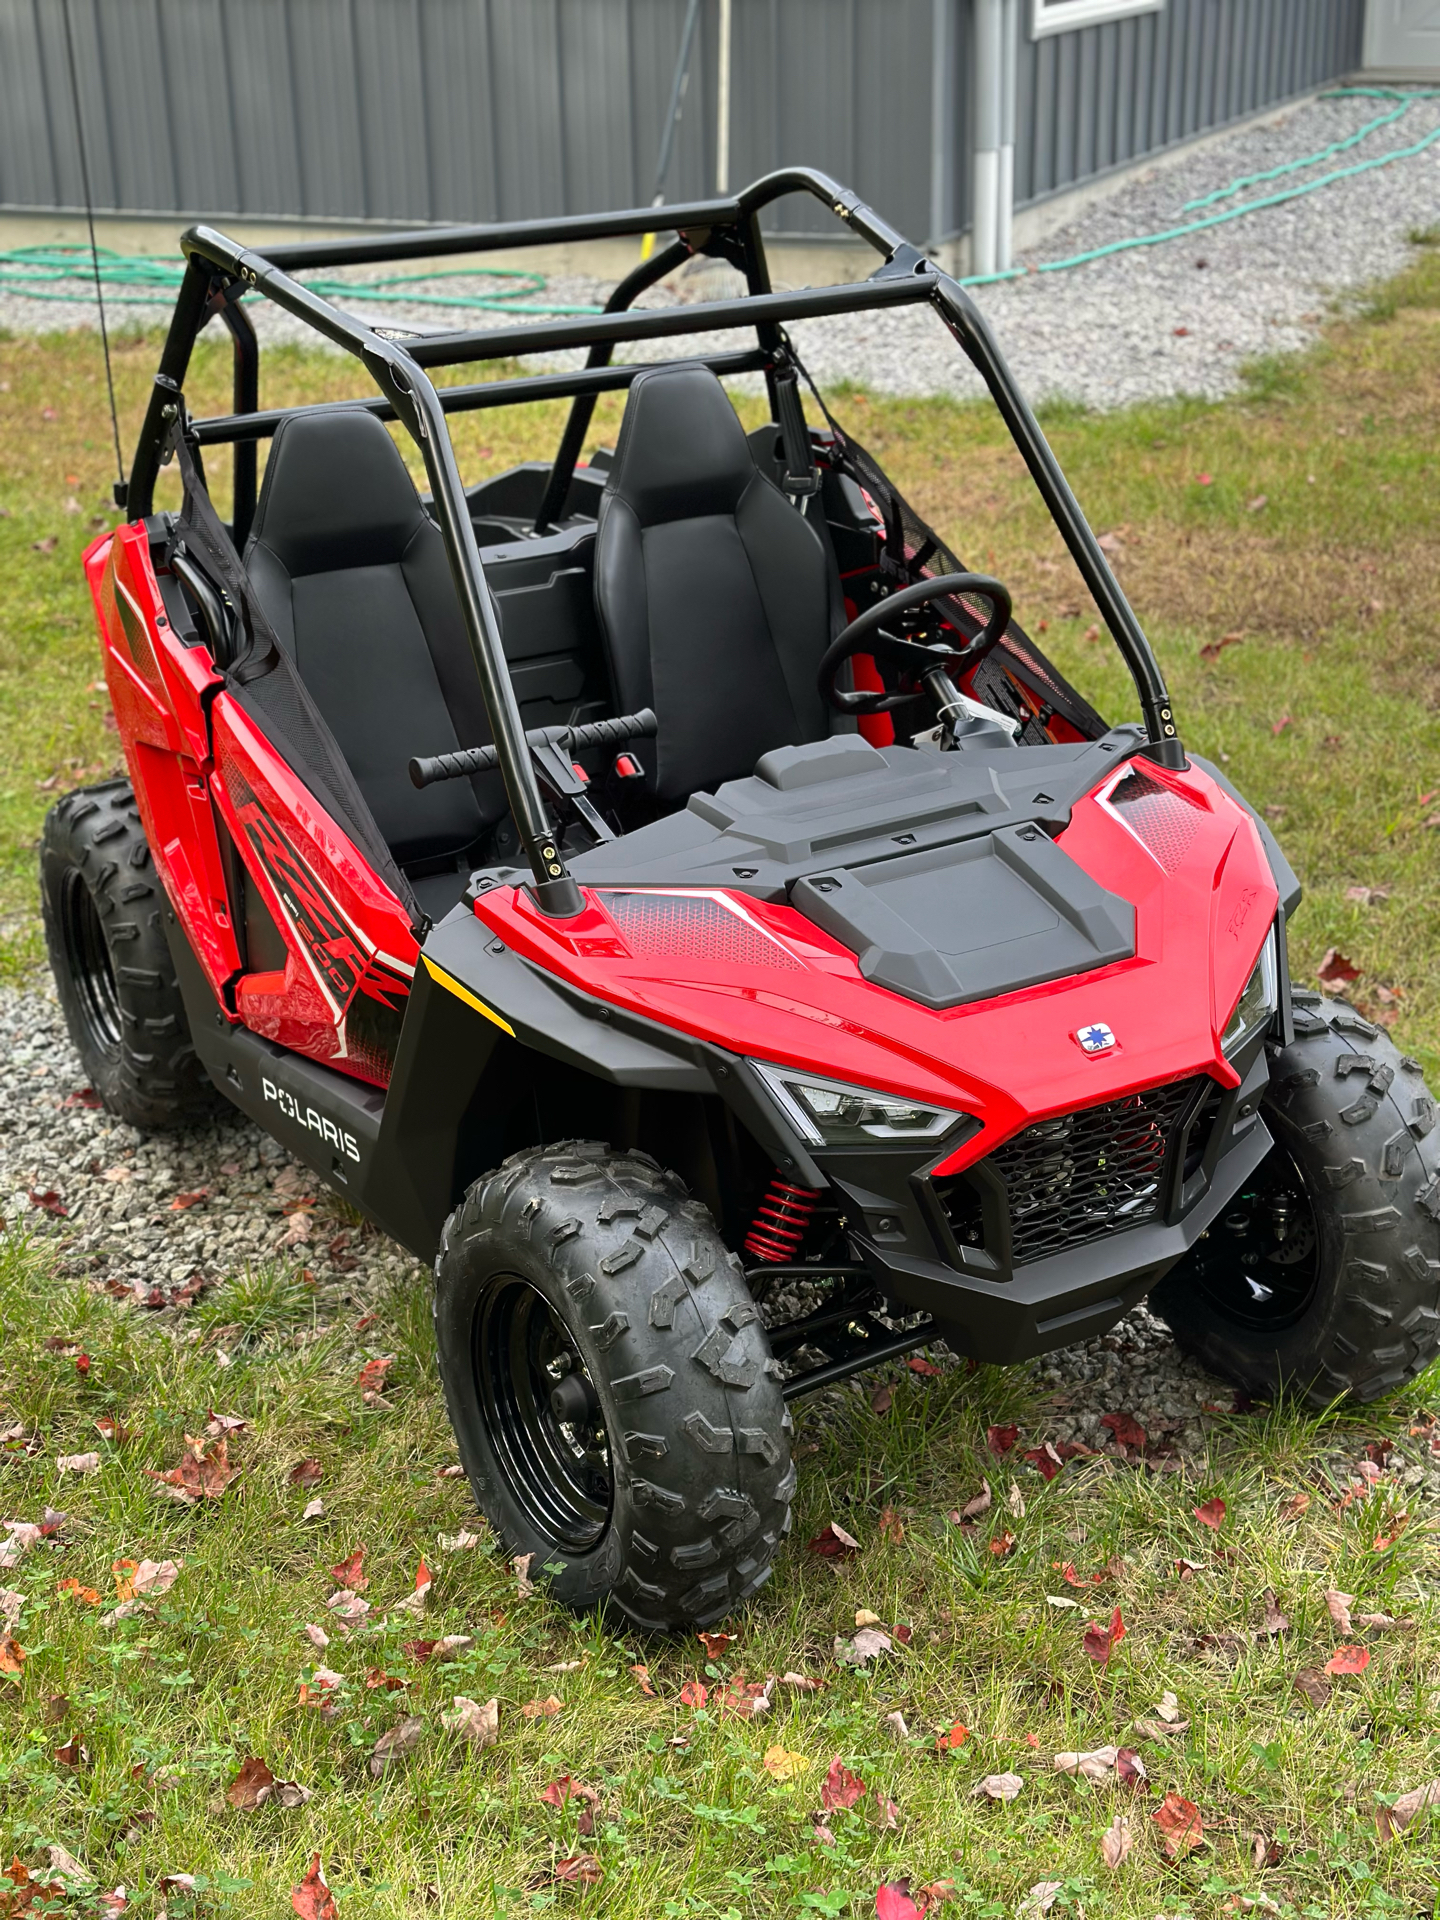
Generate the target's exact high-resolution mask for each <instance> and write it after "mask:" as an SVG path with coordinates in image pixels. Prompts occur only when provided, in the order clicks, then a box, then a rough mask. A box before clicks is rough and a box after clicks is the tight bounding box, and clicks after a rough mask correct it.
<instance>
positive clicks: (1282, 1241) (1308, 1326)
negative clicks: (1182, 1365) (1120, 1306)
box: [1150, 992, 1440, 1406]
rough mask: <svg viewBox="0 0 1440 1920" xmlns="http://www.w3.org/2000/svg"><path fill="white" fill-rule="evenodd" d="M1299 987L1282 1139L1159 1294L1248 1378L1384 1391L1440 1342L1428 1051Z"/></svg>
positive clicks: (1207, 1359)
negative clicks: (1419, 1056)
mask: <svg viewBox="0 0 1440 1920" xmlns="http://www.w3.org/2000/svg"><path fill="white" fill-rule="evenodd" d="M1293 998H1294V1014H1295V1042H1294V1045H1293V1046H1290V1047H1287V1048H1286V1049H1284V1050H1283V1051H1277V1052H1276V1053H1275V1054H1274V1056H1273V1058H1272V1060H1271V1075H1270V1090H1269V1092H1268V1093H1267V1094H1266V1097H1265V1103H1264V1107H1263V1113H1264V1118H1265V1122H1266V1125H1267V1126H1268V1127H1269V1129H1270V1132H1271V1133H1272V1135H1273V1136H1274V1139H1275V1146H1274V1148H1273V1149H1272V1151H1271V1152H1270V1153H1269V1154H1268V1155H1267V1156H1266V1158H1265V1159H1264V1160H1263V1161H1262V1162H1261V1164H1260V1166H1259V1167H1258V1168H1257V1169H1256V1171H1255V1173H1254V1174H1253V1175H1252V1176H1251V1178H1250V1180H1249V1181H1247V1182H1246V1184H1245V1186H1244V1188H1243V1189H1242V1190H1241V1192H1240V1193H1239V1194H1237V1195H1236V1197H1235V1199H1234V1201H1232V1203H1231V1205H1230V1207H1229V1208H1227V1209H1226V1210H1225V1212H1224V1213H1223V1214H1222V1215H1221V1216H1220V1218H1219V1219H1218V1220H1217V1221H1216V1222H1215V1224H1214V1225H1213V1226H1212V1227H1211V1228H1210V1229H1209V1231H1208V1233H1207V1234H1206V1235H1205V1236H1204V1238H1203V1239H1202V1240H1201V1241H1200V1242H1199V1243H1198V1245H1196V1246H1195V1247H1193V1248H1192V1249H1191V1251H1190V1252H1189V1253H1188V1254H1187V1255H1186V1257H1185V1259H1184V1260H1182V1261H1181V1262H1180V1264H1179V1265H1178V1266H1176V1267H1173V1268H1172V1269H1171V1271H1170V1272H1169V1273H1168V1274H1167V1275H1166V1276H1165V1278H1164V1279H1163V1280H1162V1281H1161V1283H1160V1285H1159V1286H1158V1287H1157V1288H1156V1289H1155V1291H1154V1293H1153V1294H1152V1296H1151V1302H1150V1304H1151V1305H1152V1306H1153V1308H1154V1310H1155V1311H1156V1312H1157V1313H1158V1314H1159V1315H1160V1316H1161V1317H1162V1318H1163V1319H1164V1320H1166V1321H1168V1323H1169V1325H1170V1327H1171V1330H1172V1331H1173V1332H1174V1334H1175V1337H1176V1339H1177V1340H1178V1341H1179V1343H1180V1345H1181V1346H1182V1347H1184V1348H1185V1349H1186V1350H1187V1351H1188V1352H1190V1353H1193V1354H1194V1355H1195V1357H1196V1358H1197V1359H1199V1360H1201V1361H1202V1362H1203V1363H1204V1364H1205V1365H1206V1366H1208V1367H1210V1368H1212V1369H1213V1370H1214V1371H1215V1372H1217V1373H1220V1374H1224V1375H1226V1376H1227V1377H1228V1378H1230V1379H1231V1380H1233V1381H1235V1382H1236V1384H1237V1385H1239V1386H1240V1387H1242V1388H1243V1389H1245V1391H1247V1392H1249V1393H1252V1394H1257V1395H1263V1396H1265V1397H1270V1396H1272V1395H1274V1394H1276V1393H1278V1392H1280V1391H1282V1390H1285V1389H1289V1390H1291V1391H1295V1392H1298V1393H1300V1394H1302V1395H1303V1396H1304V1397H1305V1398H1306V1399H1307V1400H1308V1401H1309V1403H1310V1404H1311V1405H1312V1406H1327V1405H1329V1404H1330V1403H1331V1402H1332V1401H1334V1400H1336V1399H1338V1398H1340V1397H1341V1396H1343V1395H1348V1396H1349V1397H1350V1398H1352V1399H1355V1400H1361V1401H1365V1400H1375V1399H1378V1398H1379V1396H1380V1395H1381V1394H1384V1393H1389V1392H1391V1391H1392V1390H1393V1389H1394V1388H1396V1387H1399V1386H1403V1385H1404V1384H1405V1382H1406V1381H1407V1380H1413V1379H1414V1378H1415V1376H1416V1375H1417V1374H1418V1373H1421V1372H1423V1371H1424V1369H1425V1368H1426V1367H1427V1366H1428V1365H1429V1364H1430V1362H1431V1361H1432V1360H1433V1359H1434V1358H1435V1355H1436V1353H1437V1351H1440V1153H1437V1141H1440V1136H1437V1134H1436V1132H1435V1119H1436V1106H1435V1101H1434V1098H1433V1097H1432V1095H1431V1094H1430V1092H1429V1091H1428V1089H1427V1088H1426V1086H1425V1083H1424V1081H1423V1079H1422V1078H1421V1070H1420V1066H1419V1063H1418V1062H1417V1061H1415V1060H1411V1059H1408V1058H1406V1057H1405V1056H1403V1055H1402V1054H1400V1053H1399V1052H1398V1051H1397V1049H1396V1048H1395V1046H1394V1043H1393V1042H1392V1041H1391V1039H1390V1037H1389V1035H1388V1034H1386V1033H1385V1032H1383V1031H1382V1030H1381V1029H1380V1028H1379V1027H1376V1026H1372V1025H1371V1023H1370V1022H1369V1021H1368V1020H1364V1019H1362V1018H1361V1016H1360V1015H1359V1014H1358V1013H1356V1012H1355V1010H1354V1009H1353V1008H1352V1007H1348V1006H1346V1005H1345V1004H1344V1003H1343V1002H1342V1001H1336V1000H1324V999H1322V998H1321V996H1320V995H1319V994H1317V993H1301V992H1297V993H1295V994H1294V996H1293Z"/></svg>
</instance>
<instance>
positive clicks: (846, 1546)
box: [806, 1520, 860, 1560]
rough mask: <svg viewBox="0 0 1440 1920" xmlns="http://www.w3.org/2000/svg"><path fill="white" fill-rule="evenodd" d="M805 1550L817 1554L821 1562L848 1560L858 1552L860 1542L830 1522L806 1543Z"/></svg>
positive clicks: (832, 1521)
mask: <svg viewBox="0 0 1440 1920" xmlns="http://www.w3.org/2000/svg"><path fill="white" fill-rule="evenodd" d="M806 1548H807V1550H808V1551H809V1552H810V1553H816V1554H819V1555H820V1557H821V1558H822V1559H823V1560H848V1559H850V1558H851V1557H852V1555H854V1554H857V1553H859V1552H860V1542H859V1541H858V1540H857V1539H856V1538H855V1536H854V1534H851V1533H847V1532H846V1531H845V1529H844V1527H842V1526H839V1525H838V1524H837V1523H836V1522H835V1521H834V1520H831V1521H830V1522H828V1524H827V1525H825V1526H824V1527H822V1528H821V1529H820V1531H819V1533H817V1534H816V1535H815V1538H814V1539H813V1540H808V1541H807V1542H806Z"/></svg>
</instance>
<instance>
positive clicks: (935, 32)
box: [928, 0, 959, 271]
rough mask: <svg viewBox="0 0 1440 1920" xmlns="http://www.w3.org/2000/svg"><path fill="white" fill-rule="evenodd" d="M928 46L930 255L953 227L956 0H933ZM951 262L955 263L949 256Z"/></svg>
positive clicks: (938, 250)
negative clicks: (952, 183) (952, 179)
mask: <svg viewBox="0 0 1440 1920" xmlns="http://www.w3.org/2000/svg"><path fill="white" fill-rule="evenodd" d="M933 4H934V12H933V15H932V25H931V47H930V237H929V247H928V251H929V253H930V255H931V258H932V259H936V260H938V259H940V258H942V257H943V256H942V249H943V248H944V247H945V246H946V245H947V244H948V243H949V241H950V237H951V235H952V234H953V233H954V231H955V221H954V218H953V215H952V211H951V209H952V205H953V202H952V197H951V178H952V169H953V167H954V163H955V8H956V4H957V0H933ZM949 264H950V265H951V266H954V267H956V270H957V271H958V270H959V269H958V264H957V263H956V262H955V261H954V260H953V259H951V260H950V261H949Z"/></svg>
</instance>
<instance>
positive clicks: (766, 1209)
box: [745, 1170, 820, 1266]
mask: <svg viewBox="0 0 1440 1920" xmlns="http://www.w3.org/2000/svg"><path fill="white" fill-rule="evenodd" d="M819 1198H820V1195H819V1192H818V1190H817V1189H815V1188H814V1187H797V1186H796V1185H795V1183H794V1181H793V1180H787V1179H785V1177H784V1175H783V1174H781V1173H780V1172H779V1171H778V1170H777V1172H776V1174H775V1177H774V1179H773V1180H772V1181H771V1182H770V1185H769V1188H768V1190H767V1191H766V1194H765V1198H764V1199H763V1200H762V1201H761V1202H760V1204H759V1206H758V1207H757V1208H756V1209H755V1218H754V1220H753V1221H752V1222H751V1223H750V1231H749V1233H747V1234H746V1236H745V1251H746V1253H748V1254H749V1255H751V1257H752V1258H753V1259H756V1260H763V1261H764V1262H765V1264H766V1265H767V1266H779V1265H780V1264H781V1263H782V1262H784V1261H788V1260H796V1259H798V1258H799V1255H800V1248H801V1245H802V1244H803V1242H804V1239H805V1229H806V1228H807V1227H808V1226H809V1224H810V1216H811V1214H812V1213H814V1211H815V1202H816V1201H817V1200H818V1199H819Z"/></svg>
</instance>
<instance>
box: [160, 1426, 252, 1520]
mask: <svg viewBox="0 0 1440 1920" xmlns="http://www.w3.org/2000/svg"><path fill="white" fill-rule="evenodd" d="M229 1444H230V1443H229V1441H228V1440H225V1439H220V1440H217V1441H216V1442H215V1444H214V1446H213V1447H209V1448H206V1447H205V1445H204V1442H203V1441H201V1440H196V1439H193V1438H192V1437H191V1436H190V1435H188V1434H187V1435H186V1437H185V1451H184V1453H183V1454H182V1455H181V1457H180V1464H179V1466H178V1467H171V1469H170V1470H169V1472H168V1473H160V1472H157V1471H156V1469H155V1468H154V1467H146V1468H145V1469H144V1471H145V1473H146V1474H148V1476H149V1477H150V1479H152V1480H157V1481H159V1482H160V1484H161V1485H162V1486H163V1487H164V1489H165V1491H166V1492H167V1493H168V1494H169V1496H170V1498H171V1499H172V1500H179V1501H181V1502H182V1503H183V1504H184V1505H185V1506H187V1507H195V1506H199V1504H200V1502H201V1501H202V1500H218V1499H219V1498H220V1496H221V1494H223V1493H224V1491H225V1489H226V1488H227V1487H228V1486H229V1485H230V1483H231V1482H232V1481H233V1480H234V1479H236V1477H237V1476H238V1474H239V1472H240V1469H239V1468H238V1467H232V1466H231V1465H230V1458H229V1453H228V1448H229Z"/></svg>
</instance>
